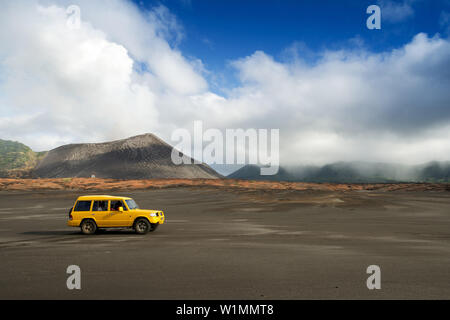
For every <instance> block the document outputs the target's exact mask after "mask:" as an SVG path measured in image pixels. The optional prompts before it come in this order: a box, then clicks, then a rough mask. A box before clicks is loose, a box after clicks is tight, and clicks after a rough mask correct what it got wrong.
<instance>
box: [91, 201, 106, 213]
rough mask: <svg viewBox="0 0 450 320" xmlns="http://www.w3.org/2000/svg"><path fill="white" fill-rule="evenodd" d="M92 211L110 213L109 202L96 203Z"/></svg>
mask: <svg viewBox="0 0 450 320" xmlns="http://www.w3.org/2000/svg"><path fill="white" fill-rule="evenodd" d="M92 211H108V201H94V205H93V206H92Z"/></svg>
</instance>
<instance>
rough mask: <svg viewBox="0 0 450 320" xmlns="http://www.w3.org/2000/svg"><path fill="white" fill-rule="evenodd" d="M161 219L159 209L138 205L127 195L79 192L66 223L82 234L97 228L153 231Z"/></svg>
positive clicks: (139, 231)
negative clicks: (141, 207)
mask: <svg viewBox="0 0 450 320" xmlns="http://www.w3.org/2000/svg"><path fill="white" fill-rule="evenodd" d="M163 223H164V213H163V212H162V211H159V210H142V209H139V207H138V205H137V204H136V202H135V201H134V200H133V199H131V198H127V197H114V196H82V197H78V199H77V201H76V202H75V205H74V206H73V207H72V208H71V209H70V211H69V221H68V222H67V225H68V226H71V227H80V228H81V232H83V233H84V234H93V233H95V232H96V231H97V229H98V228H123V227H129V228H133V229H134V230H135V231H136V233H139V234H145V233H147V232H149V231H154V230H155V229H156V228H157V227H158V226H159V225H160V224H163Z"/></svg>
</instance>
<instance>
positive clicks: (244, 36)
mask: <svg viewBox="0 0 450 320" xmlns="http://www.w3.org/2000/svg"><path fill="white" fill-rule="evenodd" d="M134 2H135V3H136V4H137V5H138V7H140V8H141V9H145V10H149V9H151V8H153V7H155V6H159V5H161V4H162V5H164V6H166V7H167V8H168V9H169V10H170V11H171V13H172V14H174V15H175V16H176V19H177V21H178V23H179V24H180V26H181V28H182V32H183V36H184V37H183V39H182V40H181V41H180V42H179V43H177V44H176V46H177V47H178V48H179V49H180V50H181V51H182V52H183V53H184V55H186V56H191V57H195V58H199V59H201V60H202V62H203V64H204V65H205V67H206V68H207V70H210V71H213V72H214V74H215V75H216V76H217V74H222V75H224V76H225V79H224V80H225V81H222V82H221V83H220V85H221V86H234V85H235V83H233V81H235V80H236V79H234V77H233V69H232V68H230V66H229V62H230V61H234V60H236V59H238V58H241V57H245V56H249V55H251V54H253V53H254V52H255V51H256V50H261V51H264V52H265V53H267V54H269V55H271V56H273V57H274V58H275V59H276V60H280V61H284V60H289V58H291V55H290V54H289V52H291V51H289V50H288V49H289V48H293V47H294V48H297V49H300V50H302V51H301V52H300V54H302V55H303V56H304V57H305V59H306V60H310V61H311V62H313V61H314V59H315V58H316V56H317V54H320V52H322V51H323V50H339V49H345V48H352V47H355V46H358V45H359V46H363V47H364V48H365V49H366V50H369V51H371V52H384V51H387V50H392V49H394V48H399V47H401V46H403V45H404V44H406V43H408V42H409V41H411V39H412V38H413V36H414V35H416V34H417V33H419V32H424V33H427V34H429V35H434V34H436V33H441V34H444V35H445V34H446V33H447V31H446V30H447V26H446V25H445V24H443V23H442V20H443V19H442V18H441V15H442V12H443V11H444V12H445V11H450V2H449V1H448V0H400V1H380V0H362V1H361V0H340V1H336V0H322V1H314V0H304V1H299V0H297V1H295V0H283V1H280V0H245V1H243V0H240V1H239V0H212V1H211V0H162V1H141V0H134ZM371 4H377V5H380V6H381V8H382V28H381V30H369V29H367V27H366V19H367V18H368V17H369V15H368V14H366V8H367V7H368V6H369V5H371ZM395 8H397V10H399V11H398V12H392V11H393V9H394V10H395ZM385 10H386V14H384V11H385ZM387 11H389V12H387ZM392 15H393V16H392ZM396 16H397V18H396ZM219 89H220V88H219Z"/></svg>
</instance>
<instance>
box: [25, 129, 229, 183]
mask: <svg viewBox="0 0 450 320" xmlns="http://www.w3.org/2000/svg"><path fill="white" fill-rule="evenodd" d="M171 153H172V146H170V145H169V144H167V143H165V142H164V141H162V140H161V139H159V138H158V137H156V136H154V135H152V134H143V135H139V136H135V137H131V138H127V139H122V140H117V141H111V142H105V143H81V144H68V145H64V146H61V147H58V148H56V149H53V150H50V151H49V152H48V154H47V155H46V156H45V157H44V158H43V159H42V161H41V162H40V163H39V164H38V165H37V166H36V168H35V169H34V170H33V175H34V176H36V177H41V178H65V177H91V176H95V177H96V178H113V179H150V178H179V179H181V178H184V179H195V178H203V179H217V178H221V177H222V176H221V175H219V174H218V173H217V172H215V171H214V170H213V169H211V168H210V167H209V166H208V165H206V164H181V165H175V164H174V163H173V162H172V159H171ZM188 159H189V158H188Z"/></svg>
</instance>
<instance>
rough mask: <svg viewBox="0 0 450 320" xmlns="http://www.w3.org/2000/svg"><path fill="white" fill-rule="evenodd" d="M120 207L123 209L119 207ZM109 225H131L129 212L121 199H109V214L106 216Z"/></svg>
mask: <svg viewBox="0 0 450 320" xmlns="http://www.w3.org/2000/svg"><path fill="white" fill-rule="evenodd" d="M120 207H122V208H123V211H120V210H119V208H120ZM107 221H108V226H110V227H129V226H131V222H130V214H129V212H128V209H127V207H126V206H125V204H124V203H123V201H122V200H111V201H109V215H108V217H107Z"/></svg>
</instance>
